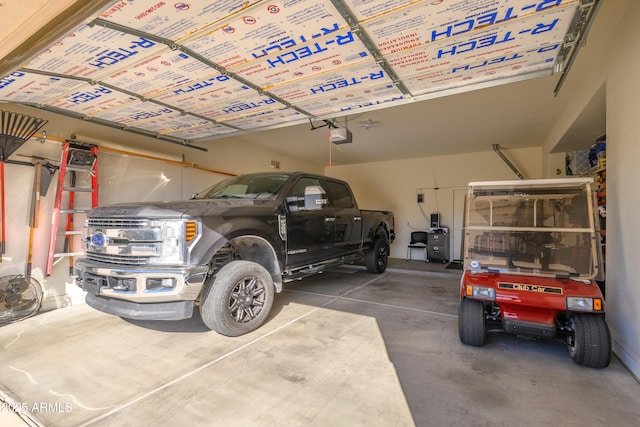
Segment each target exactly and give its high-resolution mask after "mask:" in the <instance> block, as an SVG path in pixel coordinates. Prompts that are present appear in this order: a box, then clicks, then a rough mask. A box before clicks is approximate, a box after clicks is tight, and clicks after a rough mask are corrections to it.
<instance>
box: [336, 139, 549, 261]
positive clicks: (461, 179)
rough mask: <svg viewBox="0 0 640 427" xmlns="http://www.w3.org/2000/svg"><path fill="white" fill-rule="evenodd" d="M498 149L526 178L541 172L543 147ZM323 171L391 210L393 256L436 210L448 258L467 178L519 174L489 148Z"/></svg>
mask: <svg viewBox="0 0 640 427" xmlns="http://www.w3.org/2000/svg"><path fill="white" fill-rule="evenodd" d="M501 151H502V152H503V154H504V155H505V156H506V157H507V158H508V159H509V160H510V161H511V162H512V163H513V164H514V165H515V166H516V167H517V168H518V169H519V170H520V172H521V173H522V174H524V175H525V176H526V177H527V178H541V177H542V149H541V147H533V148H520V149H502V150H501ZM325 174H326V175H329V176H333V177H336V178H340V179H344V180H345V181H347V182H349V184H350V185H351V187H352V188H353V191H354V192H355V196H356V199H357V200H358V205H359V206H360V208H362V209H382V210H392V211H393V212H394V215H395V221H396V241H395V243H394V244H393V245H392V247H391V257H392V258H400V259H405V258H406V256H407V245H408V244H409V240H410V235H411V231H414V230H425V229H427V228H428V227H429V223H428V218H429V215H430V214H431V213H432V212H439V213H440V216H441V219H440V223H441V225H443V226H447V227H449V233H450V235H451V237H450V241H451V248H450V249H451V251H450V252H451V253H450V259H460V258H461V256H460V246H461V241H462V240H461V236H462V235H461V227H462V210H463V201H464V194H465V190H466V186H467V184H468V183H469V182H470V181H488V180H501V179H518V177H517V176H516V175H515V174H514V173H513V172H512V171H511V169H510V168H509V167H508V166H507V165H506V164H505V163H504V162H503V161H502V159H500V157H498V155H497V154H496V153H495V152H493V151H486V152H480V153H469V154H462V155H452V156H439V157H423V158H417V159H410V160H397V161H389V162H377V163H364V164H355V165H347V166H333V167H331V168H325ZM418 192H422V193H423V194H424V203H422V204H418V203H417V200H416V194H417V193H418ZM421 209H422V210H421ZM423 213H424V214H423ZM425 216H426V217H425ZM422 256H423V254H420V253H418V252H417V251H414V254H413V256H412V257H413V258H414V259H421V257H422Z"/></svg>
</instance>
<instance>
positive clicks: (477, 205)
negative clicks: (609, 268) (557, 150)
mask: <svg viewBox="0 0 640 427" xmlns="http://www.w3.org/2000/svg"><path fill="white" fill-rule="evenodd" d="M592 182H593V180H592V179H591V178H561V179H540V180H521V181H494V182H472V183H470V184H469V191H468V194H467V199H466V204H465V214H464V273H463V276H462V279H461V282H460V311H459V319H458V321H459V323H458V329H459V333H460V340H461V341H462V342H463V343H464V344H467V345H472V346H482V345H484V343H485V340H486V337H487V331H491V330H495V329H498V330H500V331H506V332H509V333H513V334H516V335H521V336H526V337H538V338H550V339H557V338H561V339H564V340H566V343H567V346H568V348H569V353H570V354H571V357H572V359H573V360H574V362H576V363H578V364H581V365H584V366H588V367H592V368H604V367H606V366H608V365H609V362H610V360H611V337H610V335H609V328H608V326H607V323H606V321H605V316H604V313H605V304H604V298H603V295H602V292H601V290H600V288H599V286H598V284H597V283H596V281H595V279H596V278H597V277H599V276H598V275H599V273H600V271H599V264H600V263H599V261H600V258H601V251H600V246H599V245H600V239H599V234H598V230H597V229H596V222H595V215H594V202H593V192H592V190H591V184H592Z"/></svg>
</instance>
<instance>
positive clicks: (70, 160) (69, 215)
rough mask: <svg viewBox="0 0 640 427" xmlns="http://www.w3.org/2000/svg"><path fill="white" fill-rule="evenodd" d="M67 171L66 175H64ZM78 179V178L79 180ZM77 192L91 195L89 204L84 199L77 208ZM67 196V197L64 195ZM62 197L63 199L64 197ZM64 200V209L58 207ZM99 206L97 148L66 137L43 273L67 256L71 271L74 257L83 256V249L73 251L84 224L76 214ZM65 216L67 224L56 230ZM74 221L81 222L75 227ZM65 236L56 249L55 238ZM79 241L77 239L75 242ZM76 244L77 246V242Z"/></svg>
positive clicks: (83, 213)
mask: <svg viewBox="0 0 640 427" xmlns="http://www.w3.org/2000/svg"><path fill="white" fill-rule="evenodd" d="M67 174H68V175H69V178H67ZM80 174H82V175H83V176H84V181H85V182H86V181H90V186H87V185H84V186H78V185H77V184H78V182H79V181H82V180H83V179H82V177H79V175H80ZM79 178H80V179H79ZM76 193H84V194H90V195H91V206H90V207H88V206H86V205H87V204H88V201H87V200H84V204H85V207H80V208H79V207H76V206H75V203H76ZM63 195H66V197H63ZM78 196H80V195H78ZM63 199H65V200H63ZM63 201H66V202H67V209H61V205H62V203H63ZM96 206H98V147H97V146H96V145H94V144H86V143H83V142H78V141H71V140H66V141H65V142H64V144H63V145H62V158H61V159H60V171H59V173H58V186H57V190H56V199H55V204H54V207H53V216H52V218H51V237H50V239H49V253H48V257H47V270H46V276H50V275H51V272H52V271H53V266H54V265H55V264H56V261H55V260H56V259H58V261H60V260H62V258H66V257H68V258H69V274H70V275H72V274H73V259H74V257H76V256H79V255H83V254H84V252H83V251H74V246H75V245H74V240H76V239H74V236H80V235H81V233H82V227H83V226H84V218H83V219H82V220H81V221H78V220H77V218H74V215H75V214H78V215H84V216H85V218H86V213H87V211H89V209H91V208H95V207H96ZM61 215H66V226H65V228H64V230H59V229H58V228H59V225H60V216H61ZM76 224H80V225H79V226H78V227H76ZM58 236H64V244H63V245H62V246H63V249H62V250H61V251H59V252H57V251H56V250H57V247H58V246H57V245H56V243H57V240H58V239H57V237H58ZM78 243H79V241H76V243H75V244H76V245H77V244H78ZM78 246H79V245H78Z"/></svg>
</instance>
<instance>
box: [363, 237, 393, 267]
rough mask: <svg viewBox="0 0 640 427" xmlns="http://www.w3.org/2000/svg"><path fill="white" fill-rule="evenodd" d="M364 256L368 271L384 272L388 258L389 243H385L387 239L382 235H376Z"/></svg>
mask: <svg viewBox="0 0 640 427" xmlns="http://www.w3.org/2000/svg"><path fill="white" fill-rule="evenodd" d="M364 258H365V263H366V264H367V271H368V272H370V273H375V274H380V273H384V271H385V270H386V269H387V260H388V259H389V243H387V240H386V239H385V238H384V237H378V238H377V239H376V240H375V241H374V242H373V246H371V248H370V249H369V250H368V251H367V252H366V253H365V255H364Z"/></svg>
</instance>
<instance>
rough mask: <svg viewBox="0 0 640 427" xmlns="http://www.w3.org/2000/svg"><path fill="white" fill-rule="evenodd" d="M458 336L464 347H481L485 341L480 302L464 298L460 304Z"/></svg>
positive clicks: (483, 319) (485, 327) (484, 323)
mask: <svg viewBox="0 0 640 427" xmlns="http://www.w3.org/2000/svg"><path fill="white" fill-rule="evenodd" d="M458 334H459V335H460V341H461V342H462V343H463V344H466V345H473V346H476V347H481V346H483V345H484V343H485V341H486V339H487V323H486V322H485V318H484V304H483V303H482V301H477V300H473V299H468V298H465V299H463V300H462V301H461V302H460V312H459V313H458Z"/></svg>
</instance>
